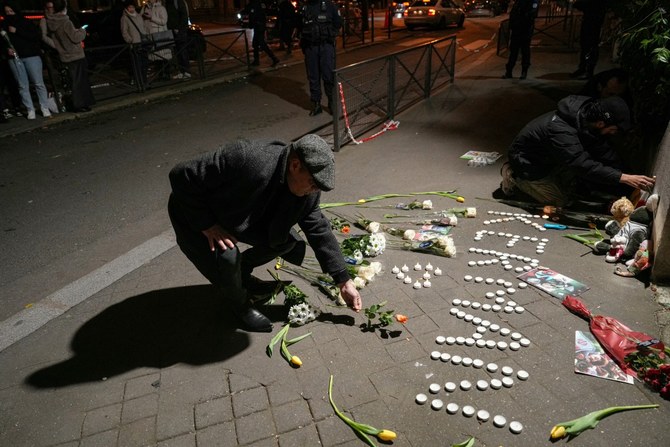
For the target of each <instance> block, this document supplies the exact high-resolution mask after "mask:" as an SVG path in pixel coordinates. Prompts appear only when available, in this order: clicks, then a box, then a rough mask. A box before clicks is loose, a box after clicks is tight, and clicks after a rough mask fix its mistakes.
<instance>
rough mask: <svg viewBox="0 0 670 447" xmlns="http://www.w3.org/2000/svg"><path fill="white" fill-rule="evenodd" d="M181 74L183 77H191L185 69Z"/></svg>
mask: <svg viewBox="0 0 670 447" xmlns="http://www.w3.org/2000/svg"><path fill="white" fill-rule="evenodd" d="M182 75H183V76H184V79H191V73H189V72H187V71H185V72H184V73H182Z"/></svg>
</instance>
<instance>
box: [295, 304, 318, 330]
mask: <svg viewBox="0 0 670 447" xmlns="http://www.w3.org/2000/svg"><path fill="white" fill-rule="evenodd" d="M320 314H321V310H319V309H318V308H316V307H312V306H311V305H310V304H307V303H301V304H296V305H294V306H291V308H290V309H289V311H288V322H289V324H292V325H296V326H302V325H303V324H307V323H309V322H310V321H314V320H316V318H317V317H318V316H319V315H320Z"/></svg>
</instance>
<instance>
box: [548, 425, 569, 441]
mask: <svg viewBox="0 0 670 447" xmlns="http://www.w3.org/2000/svg"><path fill="white" fill-rule="evenodd" d="M567 434H568V433H567V432H566V431H565V427H563V426H562V425H556V426H554V428H552V429H551V435H550V438H551V440H552V441H553V440H556V439H563V438H565V436H566V435H567Z"/></svg>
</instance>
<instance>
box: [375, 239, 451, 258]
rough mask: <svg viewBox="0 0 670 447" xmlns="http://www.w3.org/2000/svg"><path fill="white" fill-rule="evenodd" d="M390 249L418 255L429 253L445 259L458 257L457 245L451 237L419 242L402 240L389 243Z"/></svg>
mask: <svg viewBox="0 0 670 447" xmlns="http://www.w3.org/2000/svg"><path fill="white" fill-rule="evenodd" d="M387 245H388V247H389V248H393V249H398V250H409V251H414V252H418V253H428V254H433V255H437V256H443V257H445V258H451V257H453V256H455V255H456V245H455V244H454V240H453V239H452V238H451V236H447V235H438V236H436V237H434V238H431V239H428V240H425V241H417V240H411V241H407V240H402V241H388V244H387Z"/></svg>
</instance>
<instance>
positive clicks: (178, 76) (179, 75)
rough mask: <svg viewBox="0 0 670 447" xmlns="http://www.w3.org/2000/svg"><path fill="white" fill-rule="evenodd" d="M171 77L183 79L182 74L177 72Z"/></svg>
mask: <svg viewBox="0 0 670 447" xmlns="http://www.w3.org/2000/svg"><path fill="white" fill-rule="evenodd" d="M172 79H184V74H183V73H177V74H176V75H174V76H172Z"/></svg>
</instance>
